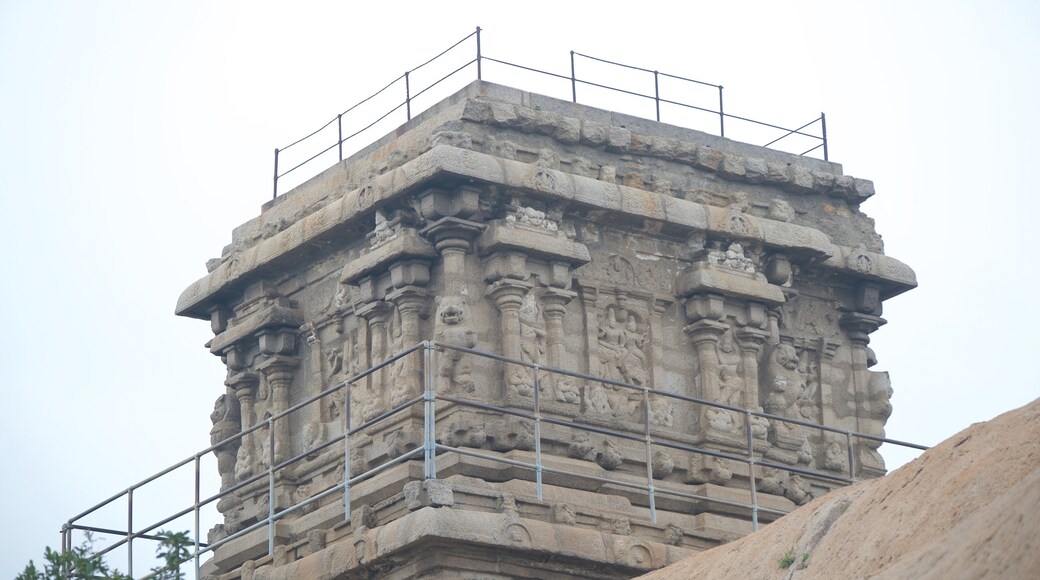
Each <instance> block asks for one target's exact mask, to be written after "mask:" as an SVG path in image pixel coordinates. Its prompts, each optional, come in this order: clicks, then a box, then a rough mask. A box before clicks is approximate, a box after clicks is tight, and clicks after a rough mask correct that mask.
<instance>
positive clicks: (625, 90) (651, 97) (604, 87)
mask: <svg viewBox="0 0 1040 580" xmlns="http://www.w3.org/2000/svg"><path fill="white" fill-rule="evenodd" d="M568 78H570V77H568ZM574 81H575V82H578V83H582V84H585V85H591V86H594V87H599V88H601V89H607V90H610V91H617V92H619V93H624V94H626V95H632V96H634V97H643V98H644V99H650V100H651V101H653V100H655V99H656V98H657V97H655V96H653V95H644V94H643V93H637V92H635V91H629V90H627V89H619V88H617V87H612V86H610V85H602V84H600V83H594V82H592V81H583V80H581V79H579V78H576V79H574Z"/></svg>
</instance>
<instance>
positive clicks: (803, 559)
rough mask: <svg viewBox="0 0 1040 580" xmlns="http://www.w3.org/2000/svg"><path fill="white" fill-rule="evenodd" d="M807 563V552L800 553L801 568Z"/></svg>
mask: <svg viewBox="0 0 1040 580" xmlns="http://www.w3.org/2000/svg"><path fill="white" fill-rule="evenodd" d="M808 561H809V552H802V566H805V563H806V562H808Z"/></svg>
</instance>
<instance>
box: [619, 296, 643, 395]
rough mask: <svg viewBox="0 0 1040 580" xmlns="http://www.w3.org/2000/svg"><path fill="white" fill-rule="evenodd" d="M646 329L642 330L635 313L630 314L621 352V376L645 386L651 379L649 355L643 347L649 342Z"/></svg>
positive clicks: (627, 380)
mask: <svg viewBox="0 0 1040 580" xmlns="http://www.w3.org/2000/svg"><path fill="white" fill-rule="evenodd" d="M649 340H650V339H649V337H648V336H647V333H646V332H645V331H641V330H640V328H639V323H638V321H637V320H636V317H635V315H634V314H629V315H628V322H627V323H626V324H625V345H624V351H623V352H622V354H621V364H620V370H621V376H623V377H625V382H628V383H632V384H634V385H639V386H643V385H645V384H647V382H648V381H649V379H650V377H649V373H648V371H647V369H648V365H647V357H646V352H644V351H643V347H644V346H646V343H647V342H649Z"/></svg>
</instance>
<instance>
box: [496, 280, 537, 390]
mask: <svg viewBox="0 0 1040 580" xmlns="http://www.w3.org/2000/svg"><path fill="white" fill-rule="evenodd" d="M531 286H532V285H531V284H530V283H528V282H522V281H520V280H511V279H508V278H504V279H502V280H499V281H497V282H494V283H492V284H490V285H489V286H488V289H487V295H488V297H489V298H491V300H492V301H493V302H494V304H495V307H496V308H498V312H499V315H500V317H501V318H500V326H501V329H502V354H503V355H504V356H506V357H509V358H513V359H518V360H519V359H520V357H521V352H520V305H521V304H522V303H523V299H524V295H525V294H526V293H527V292H528V291H529V290H530V289H531ZM511 370H513V369H511V365H506V371H505V373H506V376H507V381H506V382H507V383H508V382H509V381H508V376H509V373H510V372H511Z"/></svg>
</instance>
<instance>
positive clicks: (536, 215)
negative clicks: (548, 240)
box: [506, 207, 559, 232]
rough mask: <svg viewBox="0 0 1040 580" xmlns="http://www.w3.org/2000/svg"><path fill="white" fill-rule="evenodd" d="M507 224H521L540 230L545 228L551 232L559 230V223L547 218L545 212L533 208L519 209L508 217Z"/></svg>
mask: <svg viewBox="0 0 1040 580" xmlns="http://www.w3.org/2000/svg"><path fill="white" fill-rule="evenodd" d="M506 223H520V224H525V225H529V226H534V227H538V228H544V229H547V230H549V231H551V232H555V231H556V230H558V229H559V225H557V223H556V222H555V221H553V220H551V219H549V218H547V217H546V216H545V212H544V211H539V210H537V209H534V208H533V207H519V208H517V209H516V212H515V213H513V214H510V215H508V216H506Z"/></svg>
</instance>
